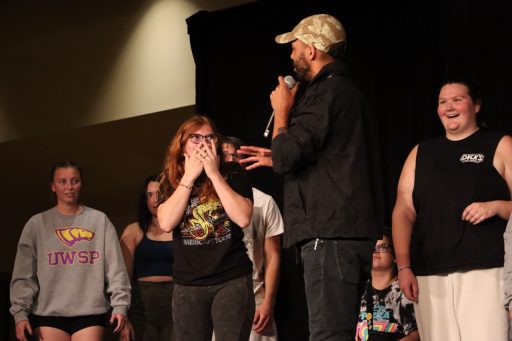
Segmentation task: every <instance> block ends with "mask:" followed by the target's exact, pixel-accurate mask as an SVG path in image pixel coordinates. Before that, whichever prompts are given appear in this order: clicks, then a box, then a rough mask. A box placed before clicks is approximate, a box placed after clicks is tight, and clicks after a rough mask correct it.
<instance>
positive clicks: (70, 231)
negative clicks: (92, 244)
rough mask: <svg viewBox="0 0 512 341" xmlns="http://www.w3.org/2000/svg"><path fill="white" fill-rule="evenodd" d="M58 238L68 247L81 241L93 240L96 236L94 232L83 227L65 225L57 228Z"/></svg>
mask: <svg viewBox="0 0 512 341" xmlns="http://www.w3.org/2000/svg"><path fill="white" fill-rule="evenodd" d="M55 234H56V235H57V238H59V240H60V241H61V242H62V243H63V244H64V245H66V246H67V247H73V246H75V244H77V243H78V242H81V241H91V240H92V239H93V238H94V232H92V231H90V230H88V229H86V228H83V227H65V228H62V229H55Z"/></svg>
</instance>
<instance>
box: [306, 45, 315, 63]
mask: <svg viewBox="0 0 512 341" xmlns="http://www.w3.org/2000/svg"><path fill="white" fill-rule="evenodd" d="M316 56H317V50H316V47H314V46H313V45H311V44H309V45H308V47H307V49H306V58H307V59H308V60H314V59H315V58H316Z"/></svg>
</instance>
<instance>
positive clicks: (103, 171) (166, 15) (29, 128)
mask: <svg viewBox="0 0 512 341" xmlns="http://www.w3.org/2000/svg"><path fill="white" fill-rule="evenodd" d="M243 2H248V1H242V0H214V1H213V0H212V1H206V0H205V1H184V0H162V1H155V0H153V1H123V2H116V4H113V3H111V2H110V1H104V0H89V1H78V0H76V1H75V0H70V1H35V0H34V1H28V2H27V1H23V2H21V1H20V2H17V1H12V2H10V3H9V4H3V3H0V160H1V161H0V162H1V167H0V179H1V181H0V193H1V194H0V195H1V196H0V218H1V221H2V226H1V227H2V230H3V233H2V240H1V241H0V279H2V278H10V272H11V269H12V266H13V262H14V256H15V253H16V245H17V242H18V238H19V236H20V233H21V230H22V228H23V225H24V224H25V222H26V221H27V220H28V218H29V217H30V216H32V215H34V214H36V213H38V212H41V211H42V210H45V209H48V208H50V207H51V206H52V205H54V200H53V197H52V195H51V192H50V190H49V183H48V174H47V173H48V172H49V169H50V167H51V165H52V164H53V163H55V162H56V161H60V160H65V159H71V160H75V161H77V162H78V163H80V164H81V165H82V167H83V169H84V172H85V182H84V189H83V195H82V202H83V203H84V204H86V205H88V206H91V207H94V208H97V209H100V210H102V211H104V212H105V213H107V215H108V216H109V217H110V218H111V220H112V221H113V222H114V224H115V225H116V227H117V229H118V232H120V231H121V230H122V229H123V228H124V226H126V224H128V223H129V222H131V221H133V218H134V217H135V208H136V200H137V192H138V190H139V185H140V183H141V182H142V181H143V179H144V177H146V176H147V175H148V174H149V173H154V172H159V171H160V170H161V166H162V162H163V157H164V153H165V148H166V146H167V143H168V141H169V140H170V138H171V136H172V135H173V134H174V132H175V130H176V128H177V127H178V126H179V124H180V123H181V122H182V121H183V120H184V119H185V118H186V117H188V116H190V115H192V114H193V113H194V101H195V87H194V79H195V66H194V61H193V58H192V53H191V50H190V44H189V36H188V34H187V26H186V22H185V19H186V18H187V17H189V16H190V15H192V14H194V13H196V12H197V11H199V10H215V9H220V8H226V7H231V6H234V5H236V4H240V3H243ZM20 3H21V4H20Z"/></svg>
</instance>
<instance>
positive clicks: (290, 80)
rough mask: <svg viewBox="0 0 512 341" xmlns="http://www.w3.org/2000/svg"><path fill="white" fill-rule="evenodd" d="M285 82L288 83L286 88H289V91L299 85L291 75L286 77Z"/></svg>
mask: <svg viewBox="0 0 512 341" xmlns="http://www.w3.org/2000/svg"><path fill="white" fill-rule="evenodd" d="M284 82H285V83H286V86H287V87H288V89H293V87H294V86H295V84H296V83H297V82H296V81H295V79H294V78H293V77H292V76H290V75H288V76H286V77H284Z"/></svg>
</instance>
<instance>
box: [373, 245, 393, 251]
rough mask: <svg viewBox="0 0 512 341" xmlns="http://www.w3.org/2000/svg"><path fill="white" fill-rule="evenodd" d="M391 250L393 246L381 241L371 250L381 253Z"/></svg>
mask: <svg viewBox="0 0 512 341" xmlns="http://www.w3.org/2000/svg"><path fill="white" fill-rule="evenodd" d="M391 250H393V248H392V247H391V244H388V243H382V244H379V245H376V246H375V248H374V249H373V252H374V253H383V252H391Z"/></svg>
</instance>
